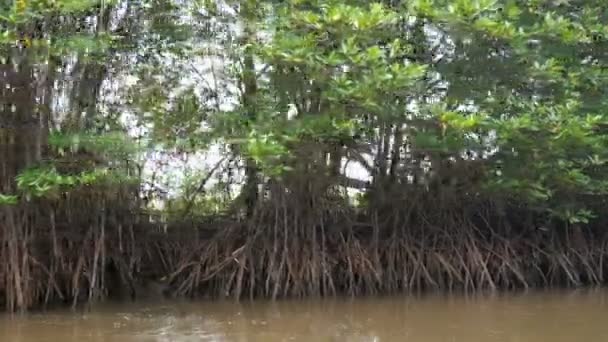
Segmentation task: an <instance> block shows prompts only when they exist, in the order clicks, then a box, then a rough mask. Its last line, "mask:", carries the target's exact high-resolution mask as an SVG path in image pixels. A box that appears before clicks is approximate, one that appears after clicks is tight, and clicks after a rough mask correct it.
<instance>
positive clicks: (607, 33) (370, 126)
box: [0, 0, 608, 310]
mask: <svg viewBox="0 0 608 342" xmlns="http://www.w3.org/2000/svg"><path fill="white" fill-rule="evenodd" d="M603 5H604V4H603V2H601V1H591V0H586V1H577V0H568V1H559V0H533V1H519V0H475V1H469V0H462V1H461V0H454V1H452V0H413V1H377V2H369V1H344V0H287V1H262V0H260V1H254V0H240V1H230V0H228V1H215V0H205V1H194V0H193V1H179V2H178V1H172V0H152V1H144V2H139V1H138V2H136V1H130V0H117V1H75V0H53V1H51V0H41V1H34V0H15V1H13V2H12V3H10V4H6V5H4V6H0V35H1V37H2V38H1V39H0V49H1V50H2V53H3V57H4V58H3V62H2V63H1V65H0V68H2V70H1V71H0V83H1V84H2V85H3V86H2V89H1V90H0V112H2V116H1V117H0V152H1V153H2V158H0V166H1V168H0V169H1V174H0V179H1V180H2V183H1V184H0V186H1V187H0V209H2V211H1V212H0V228H1V229H2V230H1V232H0V239H2V241H3V244H2V247H0V262H1V265H2V268H1V269H0V298H2V299H3V300H4V301H5V303H6V306H7V308H8V309H9V310H16V309H26V308H29V307H33V306H36V305H39V304H46V303H51V302H53V301H56V300H59V299H63V300H66V301H71V302H72V303H73V304H76V303H77V302H79V301H82V300H89V301H91V300H96V299H101V298H104V297H105V296H106V294H107V293H108V288H107V284H106V282H105V280H104V279H105V275H106V268H107V265H108V264H109V263H112V265H114V267H115V268H116V270H117V271H118V273H117V274H119V275H121V279H123V282H124V283H125V284H126V285H125V286H127V285H129V284H130V285H129V286H133V284H134V283H135V281H136V280H134V279H135V278H138V277H148V276H150V275H152V276H158V277H160V276H166V277H167V278H166V279H167V281H168V283H169V284H170V287H171V288H172V292H173V294H174V295H178V296H196V295H202V294H209V295H212V296H225V295H230V296H233V297H235V298H241V297H243V296H250V297H254V296H262V297H271V298H276V297H279V296H308V295H332V294H336V293H348V294H352V295H356V294H367V293H387V292H395V291H413V290H430V289H449V290H455V289H458V290H465V291H472V290H480V289H487V288H490V289H496V288H520V287H530V286H557V285H560V286H561V285H566V286H579V285H583V284H603V283H604V282H605V279H604V274H605V271H606V267H605V266H604V265H605V262H604V261H606V259H607V253H606V252H605V250H606V248H605V247H604V246H606V241H608V240H607V239H606V238H607V236H606V233H605V232H604V230H603V226H604V222H605V220H604V218H603V217H602V215H601V214H602V213H603V212H604V211H605V210H606V209H607V208H606V198H607V196H606V195H607V194H608V178H607V176H606V175H608V172H607V171H608V169H607V161H608V115H607V113H608V100H607V98H606V97H605V96H603V95H604V93H605V92H606V91H607V90H608V66H607V65H606V63H608V14H607V13H606V11H605V10H604V9H603ZM123 76H132V77H134V79H136V81H134V82H126V81H124V79H123ZM138 129H140V130H143V132H144V133H142V135H143V137H142V136H137V134H135V133H134V132H135V131H136V130H138ZM159 151H161V152H163V151H164V153H165V156H168V157H169V159H170V160H172V161H176V160H182V159H186V158H198V159H195V160H196V162H195V164H197V166H199V168H198V170H186V172H185V174H184V175H182V176H184V177H183V178H184V179H183V180H181V181H180V182H181V183H180V182H178V181H177V178H178V177H177V176H176V175H174V174H170V173H168V172H169V171H167V169H163V170H161V171H153V172H152V177H150V175H149V173H150V172H149V170H148V168H149V166H150V160H151V159H150V158H148V159H146V153H148V156H150V155H152V154H154V153H158V152H159ZM201 155H203V156H202V157H201ZM218 155H219V156H220V158H219V159H218V158H213V159H214V160H215V159H218V161H217V162H213V163H207V164H210V165H206V166H205V165H203V164H205V163H203V161H204V160H209V159H210V156H211V157H213V156H215V157H217V156H218ZM201 166H204V167H201ZM354 173H355V175H354ZM157 177H158V178H157ZM162 177H164V179H169V180H171V181H172V183H171V186H170V187H171V188H170V189H158V187H157V186H156V184H152V186H148V185H149V184H150V183H155V182H157V180H158V179H160V178H162ZM150 178H152V179H150ZM177 183H179V184H177ZM159 190H163V191H165V192H170V193H171V195H170V196H168V195H166V196H165V195H163V196H160V198H159V196H158V194H159V193H162V191H159ZM353 193H355V194H353ZM159 201H160V202H161V204H162V205H160V208H159V203H158V202H159ZM152 202H155V203H156V207H155V206H154V205H153V203H152ZM159 236H162V238H161V239H159V238H158V237H159ZM110 246H111V248H110ZM115 246H119V248H114V247H115ZM83 296H84V297H83Z"/></svg>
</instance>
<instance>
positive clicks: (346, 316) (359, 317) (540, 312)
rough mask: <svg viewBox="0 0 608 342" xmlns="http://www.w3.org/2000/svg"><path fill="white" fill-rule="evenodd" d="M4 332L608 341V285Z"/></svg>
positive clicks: (18, 322)
mask: <svg viewBox="0 0 608 342" xmlns="http://www.w3.org/2000/svg"><path fill="white" fill-rule="evenodd" d="M0 336H1V340H2V341H12V342H20V341H27V342H35V341H49V342H50V341H63V342H70V341H74V342H76V341H78V342H80V341H125V342H131V341H236V342H244V341H268V342H273V341H357V342H358V341H361V342H363V341H366V342H367V341H369V342H371V341H374V342H380V341H382V342H385V341H423V342H439V341H441V342H460V341H462V342H475V341H480V342H499V341H501V342H502V341H505V342H507V341H508V342H524V341H535V342H536V341H538V342H540V341H549V342H560V341H569V342H570V341H585V342H593V341H598V342H599V341H608V292H607V291H603V290H593V291H570V292H552V293H529V294H519V295H500V296H477V297H473V298H464V297H460V296H432V297H425V298H411V297H383V298H364V299H353V300H351V299H332V300H302V301H295V300H294V301H282V302H276V303H272V302H263V301H259V302H244V303H241V304H237V303H233V302H225V303H224V302H194V303H193V302H189V303H170V304H167V303H158V304H151V303H138V304H121V305H116V304H114V305H105V304H104V305H100V306H98V307H94V308H93V309H91V310H90V311H87V312H80V313H72V312H69V311H62V312H57V311H53V312H47V313H39V314H30V315H26V316H17V317H13V318H11V317H9V316H1V317H0Z"/></svg>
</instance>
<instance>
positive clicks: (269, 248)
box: [0, 203, 608, 311]
mask: <svg viewBox="0 0 608 342" xmlns="http://www.w3.org/2000/svg"><path fill="white" fill-rule="evenodd" d="M270 204H271V203H270ZM270 204H268V205H267V206H264V207H260V208H258V209H257V211H256V213H255V215H254V216H253V217H252V218H250V219H248V220H237V219H229V218H223V219H221V220H220V219H219V218H215V219H209V220H206V221H202V220H201V221H190V222H188V223H185V222H184V221H183V220H182V221H179V222H177V221H175V222H173V223H171V224H163V223H149V222H144V221H142V220H139V221H138V220H136V219H135V218H134V217H131V218H128V217H129V216H127V215H126V213H124V212H121V211H120V210H119V209H118V208H114V209H112V210H108V209H106V211H105V212H103V215H105V216H101V215H102V214H98V215H99V216H97V218H98V220H94V221H91V220H90V218H89V217H87V216H86V215H81V216H79V217H72V218H71V220H72V221H71V224H66V223H62V224H60V223H59V222H68V221H67V219H65V217H62V220H61V221H60V220H59V219H57V222H55V223H53V222H51V223H52V224H47V225H44V224H41V223H40V222H43V221H40V222H39V223H38V225H34V223H35V222H32V224H33V225H32V226H31V227H28V228H27V229H24V230H23V231H17V232H18V233H19V234H22V235H19V236H23V237H25V238H23V239H15V240H13V242H11V243H14V245H12V247H11V244H9V245H8V247H10V248H8V247H7V248H3V249H2V253H1V254H0V259H1V260H0V262H1V264H2V265H4V267H3V269H2V272H3V273H2V279H3V281H2V282H1V283H0V298H1V299H2V302H3V304H4V305H5V306H6V308H7V309H8V310H9V311H13V310H16V309H20V308H22V309H25V308H40V307H45V306H46V305H49V304H53V303H55V304H56V303H64V304H65V305H72V306H75V305H78V304H79V303H83V302H99V301H105V300H108V299H117V298H118V299H119V300H123V301H124V300H127V301H131V300H137V299H138V298H150V297H171V298H231V299H242V298H269V299H278V298H292V297H295V298H305V297H331V296H336V295H346V296H362V295H378V294H396V293H420V292H434V291H436V292H465V293H474V292H479V291H496V290H509V289H527V288H553V287H580V286H585V285H603V284H605V281H606V278H605V274H606V271H607V268H606V264H607V263H606V262H607V261H608V235H607V234H606V233H605V232H603V230H602V229H599V225H598V228H597V229H596V228H593V227H588V228H585V229H581V227H577V226H550V227H549V228H548V227H545V226H541V225H538V226H536V227H535V228H530V227H533V226H532V224H533V223H534V221H533V220H531V219H526V220H521V219H519V218H518V219H511V220H507V219H505V218H504V217H499V216H496V215H491V213H492V212H491V211H487V210H486V211H482V210H475V211H472V210H470V209H471V206H472V204H467V205H466V206H464V207H462V208H461V210H460V211H447V210H446V211H440V212H433V210H432V209H430V208H432V207H430V206H429V207H428V208H429V209H427V210H426V211H422V210H419V211H416V212H414V211H411V212H409V213H408V212H406V211H401V210H396V209H394V210H392V212H391V213H390V214H387V212H384V213H382V215H380V214H379V213H378V212H372V214H371V215H370V214H361V212H358V213H357V212H355V211H352V210H351V211H348V210H344V211H337V210H331V211H329V210H326V211H323V210H319V211H317V212H316V213H315V212H311V211H309V210H301V209H297V210H296V209H288V207H287V206H283V207H278V206H274V205H270ZM419 205H420V206H421V207H425V206H424V203H420V204H419ZM465 209H466V210H465ZM480 213H485V214H483V215H482V214H480ZM488 213H490V214H488ZM47 217H48V216H47ZM380 217H382V218H383V219H379V218H380ZM513 217H515V216H513ZM121 218H128V219H126V220H124V221H121V220H120V219H121ZM64 219H65V220H64ZM91 222H95V223H96V224H95V225H93V224H91ZM47 223H48V221H47ZM34 227H36V228H35V229H34ZM45 227H48V228H49V229H47V230H45V229H43V228H45ZM9 242H10V241H9ZM5 246H6V245H5ZM9 251H12V252H11V253H15V254H11V253H9ZM15 260H17V261H18V262H17V263H15ZM147 289H153V290H150V291H148V290H147ZM157 290H158V291H157ZM117 293H118V295H117Z"/></svg>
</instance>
